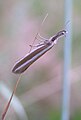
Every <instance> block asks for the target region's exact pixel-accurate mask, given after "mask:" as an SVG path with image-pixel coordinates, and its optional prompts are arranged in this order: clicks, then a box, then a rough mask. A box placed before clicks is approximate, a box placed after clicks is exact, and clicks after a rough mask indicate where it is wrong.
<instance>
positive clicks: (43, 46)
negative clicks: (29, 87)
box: [12, 30, 67, 74]
mask: <svg viewBox="0 0 81 120" xmlns="http://www.w3.org/2000/svg"><path fill="white" fill-rule="evenodd" d="M66 33H67V32H66V30H61V31H59V32H58V33H56V34H55V35H54V36H52V37H51V38H50V39H46V40H44V42H43V43H40V44H39V45H37V46H36V48H34V50H32V51H31V52H30V53H28V54H27V55H25V56H24V57H23V58H22V59H20V60H19V61H18V62H16V64H15V65H14V67H13V69H12V72H13V73H15V74H21V73H23V72H24V71H25V70H26V69H27V68H29V66H30V65H31V64H33V63H34V62H35V61H36V60H37V59H38V58H40V57H41V56H42V55H43V54H45V53H46V52H47V51H48V50H50V49H51V48H52V47H53V46H54V45H55V44H56V43H57V40H58V39H59V38H60V37H62V36H65V35H66Z"/></svg>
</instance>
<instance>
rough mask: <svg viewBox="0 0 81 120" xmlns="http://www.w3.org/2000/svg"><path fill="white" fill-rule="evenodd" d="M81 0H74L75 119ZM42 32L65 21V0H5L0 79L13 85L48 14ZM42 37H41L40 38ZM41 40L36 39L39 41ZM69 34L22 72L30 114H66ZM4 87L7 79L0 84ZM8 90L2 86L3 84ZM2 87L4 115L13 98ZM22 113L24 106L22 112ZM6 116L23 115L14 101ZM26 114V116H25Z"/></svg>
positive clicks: (80, 94) (80, 115)
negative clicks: (65, 69)
mask: <svg viewBox="0 0 81 120" xmlns="http://www.w3.org/2000/svg"><path fill="white" fill-rule="evenodd" d="M80 4H81V1H80V0H77V1H76V0H74V1H73V15H72V30H73V31H72V62H71V69H70V77H71V98H70V120H77V119H78V120H81V81H80V80H81V51H80V50H81V39H80V37H81V13H80V11H81V6H80ZM46 13H48V18H47V19H46V21H45V23H44V24H43V26H42V28H41V31H40V34H41V35H42V36H44V37H46V38H50V37H51V36H53V35H54V34H55V33H57V32H58V31H59V30H61V29H63V28H64V27H65V26H64V1H63V0H60V1H59V0H50V1H47V0H30V1H29V0H0V84H2V83H3V84H4V85H6V87H7V88H8V89H9V90H10V89H11V90H13V88H14V86H15V83H16V81H17V79H18V75H15V74H13V73H12V72H11V70H12V67H13V65H14V63H15V62H16V61H17V60H19V59H20V58H22V57H23V56H24V55H25V54H27V53H28V52H29V49H30V46H29V45H30V44H32V42H33V40H34V37H35V35H36V33H37V31H38V27H39V26H40V24H41V22H42V20H43V18H44V17H45V15H46ZM36 43H38V41H36ZM36 43H35V44H36ZM63 49H64V40H63V38H62V40H60V41H59V42H58V44H57V45H56V46H54V48H52V50H50V51H49V52H48V53H46V54H45V55H44V56H43V57H41V58H40V59H39V60H37V61H36V62H35V63H34V64H33V65H31V67H29V69H28V70H27V71H26V72H25V73H24V74H23V75H22V77H21V81H20V84H19V85H18V88H17V91H16V96H17V97H18V99H19V101H20V102H21V104H22V106H23V108H24V110H25V113H26V115H27V116H28V120H60V119H61V112H62V111H61V109H62V84H63V59H64V55H63V54H64V51H63ZM0 87H1V85H0ZM1 90H2V89H1ZM1 90H0V116H1V114H2V111H3V108H4V105H5V104H6V103H7V101H8V99H6V97H5V94H7V92H6V91H5V90H4V89H3V91H1ZM21 115H22V112H21ZM6 120H20V119H19V116H18V115H17V113H16V112H15V110H14V108H13V107H12V106H10V108H9V110H8V113H7V115H6ZM23 120H26V118H24V117H23Z"/></svg>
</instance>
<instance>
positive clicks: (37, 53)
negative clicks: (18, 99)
mask: <svg viewBox="0 0 81 120" xmlns="http://www.w3.org/2000/svg"><path fill="white" fill-rule="evenodd" d="M47 16H48V14H46V16H45V18H44V20H43V22H42V24H41V26H42V25H43V23H44V21H45V19H46V18H47ZM41 26H40V27H39V29H38V32H37V34H36V36H35V39H37V36H39V37H40V38H41V39H44V42H41V43H40V44H38V45H36V46H35V47H36V48H35V49H34V50H32V51H31V49H30V52H29V53H28V54H27V55H26V56H24V57H23V58H22V59H20V60H19V61H18V62H17V63H16V64H15V66H14V67H13V69H12V72H13V73H15V74H20V76H19V78H18V80H17V82H16V85H15V87H14V90H13V92H12V95H11V97H10V99H9V101H8V103H7V105H6V107H5V109H4V111H3V113H2V120H4V118H5V115H6V113H7V111H8V108H9V106H10V103H11V100H12V98H13V95H14V94H15V92H16V89H17V86H18V84H19V82H20V78H21V75H22V74H21V73H23V72H24V71H25V70H26V69H27V68H28V67H29V66H30V65H31V64H33V63H34V62H35V61H36V60H37V59H38V58H40V57H41V56H42V55H43V54H45V53H46V52H47V51H48V50H50V49H51V48H52V47H53V46H54V45H55V44H56V42H57V40H58V39H59V38H60V37H62V36H65V35H66V33H67V31H66V30H61V31H59V32H58V33H57V34H55V35H54V36H52V37H51V38H50V39H45V38H43V37H41V36H40V35H39V34H38V33H39V32H40V29H41ZM35 39H34V41H35ZM34 41H33V43H34ZM31 48H32V45H31Z"/></svg>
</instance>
